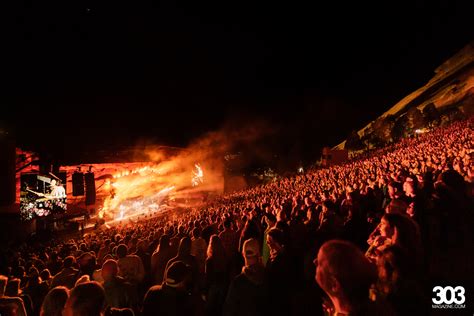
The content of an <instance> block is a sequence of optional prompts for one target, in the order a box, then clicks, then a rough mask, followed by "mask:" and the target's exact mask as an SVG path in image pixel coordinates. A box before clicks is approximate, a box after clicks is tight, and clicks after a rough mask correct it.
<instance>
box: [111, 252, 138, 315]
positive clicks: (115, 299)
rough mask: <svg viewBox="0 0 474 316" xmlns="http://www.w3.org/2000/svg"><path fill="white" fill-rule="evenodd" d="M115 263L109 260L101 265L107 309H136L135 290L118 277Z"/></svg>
mask: <svg viewBox="0 0 474 316" xmlns="http://www.w3.org/2000/svg"><path fill="white" fill-rule="evenodd" d="M118 270H119V268H118V264H117V261H115V260H113V259H109V260H107V261H105V262H104V264H103V265H102V278H103V280H104V283H103V288H104V291H105V299H106V302H107V305H108V306H109V307H116V308H133V309H137V306H138V296H137V292H136V289H135V288H134V287H133V286H132V285H131V284H130V283H128V282H127V281H126V280H125V279H124V278H122V277H120V276H119V275H118Z"/></svg>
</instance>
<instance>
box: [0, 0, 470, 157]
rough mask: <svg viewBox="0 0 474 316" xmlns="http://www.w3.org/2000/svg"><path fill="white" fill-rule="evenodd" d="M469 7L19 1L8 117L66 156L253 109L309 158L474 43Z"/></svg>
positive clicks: (11, 39) (6, 96) (12, 28)
mask: <svg viewBox="0 0 474 316" xmlns="http://www.w3.org/2000/svg"><path fill="white" fill-rule="evenodd" d="M468 4H469V1H442V2H435V1H425V2H423V1H409V2H408V1H407V2H404V1H401V2H400V1H392V2H389V3H387V2H386V1H379V2H364V1H350V2H347V3H345V2H336V1H335V2H321V3H320V2H318V1H305V2H303V1H302V2H301V3H298V2H295V3H293V2H282V3H281V4H276V2H275V1H265V2H263V1H235V0H234V1H217V0H216V1H190V2H189V3H186V2H184V1H176V0H174V1H150V0H145V1H120V0H119V1H107V0H105V1H80V0H78V1H25V0H22V1H16V2H15V3H14V4H13V5H12V6H11V7H9V8H8V10H6V11H5V12H7V15H8V19H6V21H7V27H6V28H5V29H4V31H3V32H4V36H2V46H3V47H4V48H5V53H6V55H5V56H6V57H4V59H3V64H4V67H3V69H4V71H3V76H4V79H5V80H4V82H5V83H4V84H3V89H4V91H5V92H4V93H3V94H2V99H3V100H2V108H3V109H4V110H3V111H4V112H6V113H5V115H4V116H3V119H2V121H3V124H6V125H7V126H8V127H9V128H10V129H11V130H13V131H14V133H15V135H16V138H17V142H18V144H19V145H20V146H23V147H25V148H29V149H33V150H38V151H42V152H44V151H49V152H51V153H53V154H54V155H59V156H64V157H66V156H68V154H70V153H72V154H73V153H74V152H75V151H78V150H95V149H96V148H100V147H105V148H107V147H112V146H115V145H124V146H127V145H131V144H134V143H135V142H136V141H137V140H142V139H147V140H149V141H153V142H156V143H158V144H164V145H171V146H185V145H186V144H187V143H188V142H189V141H190V140H191V139H192V138H194V137H196V136H198V135H200V134H202V133H204V132H206V131H209V130H215V129H219V128H220V127H222V126H223V125H225V122H228V121H232V120H235V119H236V118H237V120H239V122H242V124H245V123H249V122H252V120H254V119H255V120H256V119H260V120H266V121H267V122H268V123H269V124H270V125H273V126H275V127H278V128H279V129H278V131H279V132H278V134H277V135H276V136H277V137H278V139H281V142H278V143H279V146H277V147H278V148H275V149H274V150H275V151H282V152H285V153H292V154H293V155H294V156H295V157H296V156H298V157H299V158H301V159H303V160H311V159H312V158H313V157H315V155H316V154H317V153H318V152H319V150H320V147H321V146H323V145H334V144H336V143H338V142H339V141H340V140H341V139H343V138H344V137H345V136H346V135H347V134H348V133H349V132H350V131H351V130H352V129H358V128H360V127H362V126H364V125H365V124H366V123H367V122H368V121H370V120H372V119H374V118H375V117H377V116H378V115H379V114H381V113H382V112H384V111H385V110H386V109H387V108H389V107H390V106H392V105H393V104H394V103H395V102H397V101H398V100H400V99H401V98H403V97H404V96H406V95H407V94H408V93H410V92H412V91H413V90H415V89H417V88H418V87H420V86H421V85H423V84H425V83H426V82H427V81H428V80H429V79H430V78H431V77H432V76H433V71H434V69H435V68H436V67H437V66H439V65H440V64H441V63H442V62H443V61H444V60H446V59H447V58H449V57H451V56H452V55H453V54H455V53H456V52H457V51H458V50H460V49H461V48H462V47H464V46H465V45H466V44H467V43H468V42H469V41H470V40H472V39H474V36H473V27H472V16H471V13H472V11H471V8H470V7H468ZM56 135H59V136H56ZM285 135H289V136H288V137H286V138H285Z"/></svg>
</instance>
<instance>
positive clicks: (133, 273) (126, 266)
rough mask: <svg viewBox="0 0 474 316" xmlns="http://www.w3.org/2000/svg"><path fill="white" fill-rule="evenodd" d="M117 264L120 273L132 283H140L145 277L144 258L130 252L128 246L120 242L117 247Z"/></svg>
mask: <svg viewBox="0 0 474 316" xmlns="http://www.w3.org/2000/svg"><path fill="white" fill-rule="evenodd" d="M117 257H118V260H117V264H118V266H119V275H120V276H121V277H123V278H124V279H125V280H127V281H128V282H130V283H131V284H134V285H138V284H139V283H141V282H142V281H143V279H144V278H145V267H144V266H143V262H142V259H141V258H140V257H139V256H137V255H131V254H128V247H127V245H125V244H120V245H119V246H118V247H117Z"/></svg>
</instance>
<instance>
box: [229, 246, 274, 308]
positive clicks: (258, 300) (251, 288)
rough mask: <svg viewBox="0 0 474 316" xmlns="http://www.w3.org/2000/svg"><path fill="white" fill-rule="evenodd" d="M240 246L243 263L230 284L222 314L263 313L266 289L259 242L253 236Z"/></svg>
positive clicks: (265, 303)
mask: <svg viewBox="0 0 474 316" xmlns="http://www.w3.org/2000/svg"><path fill="white" fill-rule="evenodd" d="M242 248H243V249H242V255H243V257H244V260H245V264H244V267H243V268H242V272H241V273H240V274H239V275H237V276H236V277H235V278H234V280H233V281H232V283H231V284H230V287H229V291H228V293H227V298H226V300H225V304H224V313H223V314H224V315H225V316H238V315H246V316H258V315H263V314H265V313H266V309H267V294H266V293H267V291H266V287H265V281H264V280H265V267H264V266H263V261H262V254H261V251H260V242H259V241H258V240H257V239H255V238H251V239H247V240H246V241H245V242H244V244H243V247H242Z"/></svg>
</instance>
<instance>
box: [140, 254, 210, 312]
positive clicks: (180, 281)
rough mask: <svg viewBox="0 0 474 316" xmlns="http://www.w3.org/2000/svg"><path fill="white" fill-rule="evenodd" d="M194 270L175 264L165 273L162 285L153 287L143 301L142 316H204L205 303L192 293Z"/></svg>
mask: <svg viewBox="0 0 474 316" xmlns="http://www.w3.org/2000/svg"><path fill="white" fill-rule="evenodd" d="M191 275H192V268H191V267H190V266H188V265H187V264H185V263H184V262H183V261H175V262H173V263H172V264H171V265H170V266H169V267H168V269H166V271H165V277H164V280H163V284H162V285H154V286H152V287H151V288H150V289H149V290H148V292H147V293H146V295H145V299H144V300H143V307H142V315H143V316H148V315H150V316H151V315H160V316H167V315H169V316H171V315H173V316H174V315H183V316H192V315H199V316H201V315H203V314H204V302H202V300H201V299H200V298H199V296H197V295H195V294H193V293H192V292H191V291H190V288H191V287H192V286H191V285H190V284H189V283H190V280H191V279H192V277H191Z"/></svg>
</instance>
